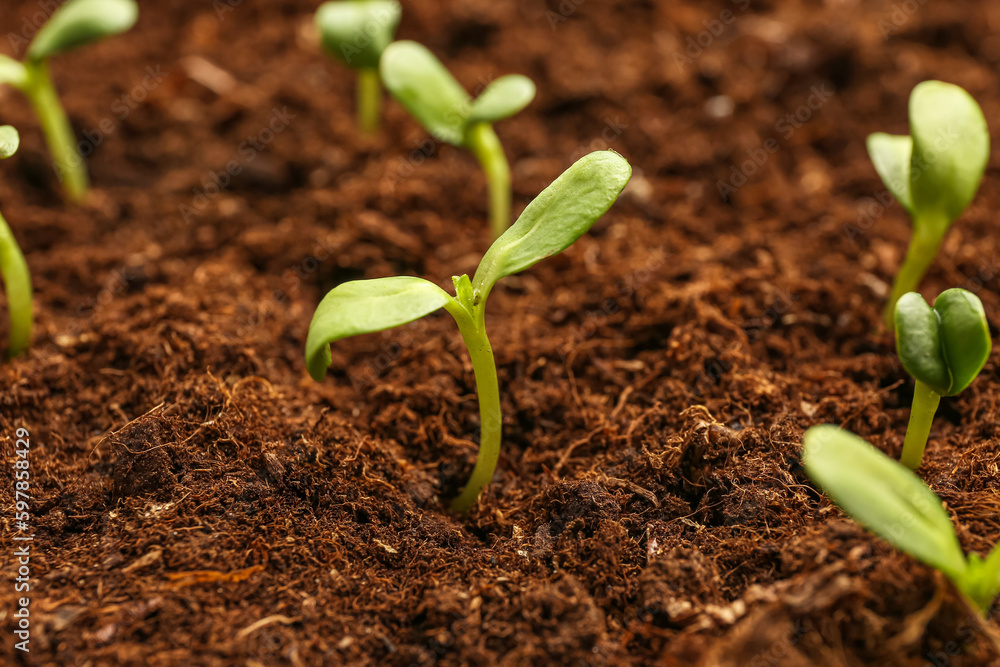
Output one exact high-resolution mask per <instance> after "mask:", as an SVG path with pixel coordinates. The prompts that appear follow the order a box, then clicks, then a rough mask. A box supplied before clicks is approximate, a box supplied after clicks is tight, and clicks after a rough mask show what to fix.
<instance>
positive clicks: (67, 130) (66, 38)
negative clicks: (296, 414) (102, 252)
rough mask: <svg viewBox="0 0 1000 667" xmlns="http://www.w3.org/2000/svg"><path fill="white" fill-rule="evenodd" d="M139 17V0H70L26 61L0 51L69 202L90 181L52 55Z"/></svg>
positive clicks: (1, 67)
mask: <svg viewBox="0 0 1000 667" xmlns="http://www.w3.org/2000/svg"><path fill="white" fill-rule="evenodd" d="M138 16H139V8H138V6H137V5H136V3H135V0H69V1H68V2H66V3H65V4H64V5H62V6H61V7H60V8H59V9H57V10H56V11H55V12H54V13H53V14H52V17H51V18H50V19H49V20H48V22H47V23H46V24H45V25H44V26H42V29H41V30H39V31H38V34H37V35H35V38H34V39H33V40H32V42H31V44H30V45H29V46H28V51H27V54H26V55H25V58H24V60H23V61H17V60H14V59H13V58H9V57H7V56H3V55H0V83H7V84H10V85H12V86H14V87H15V88H18V89H19V90H21V91H22V92H23V93H24V94H25V95H26V96H27V97H28V100H29V101H30V102H31V106H32V107H33V108H34V110H35V113H36V114H37V115H38V119H39V122H40V123H41V125H42V132H43V133H44V134H45V139H46V141H47V142H48V145H49V150H50V151H51V153H52V160H53V164H54V166H55V168H56V173H57V174H58V176H59V180H60V181H62V183H63V188H64V190H65V193H66V197H67V198H68V199H69V200H70V201H73V202H78V201H80V200H81V199H83V197H84V195H85V194H86V193H87V188H88V187H89V183H88V179H87V170H86V167H85V166H84V164H83V158H82V157H81V156H80V153H79V151H78V150H77V147H76V141H75V139H74V138H73V129H72V128H71V127H70V124H69V119H68V118H67V117H66V111H65V110H64V109H63V107H62V104H61V103H60V102H59V96H58V95H57V94H56V90H55V87H54V86H53V85H52V78H51V76H50V75H49V58H51V57H52V56H54V55H58V54H60V53H65V52H67V51H71V50H73V49H75V48H77V47H78V46H83V45H85V44H90V43H92V42H96V41H97V40H99V39H102V38H104V37H107V36H109V35H116V34H118V33H121V32H125V31H126V30H128V29H129V28H131V27H132V26H133V25H134V24H135V22H136V19H137V18H138Z"/></svg>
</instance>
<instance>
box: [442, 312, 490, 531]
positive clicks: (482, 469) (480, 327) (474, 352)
mask: <svg viewBox="0 0 1000 667" xmlns="http://www.w3.org/2000/svg"><path fill="white" fill-rule="evenodd" d="M462 301H463V299H461V295H460V297H459V300H458V301H453V302H451V303H449V304H448V305H446V306H445V308H446V309H447V310H448V312H450V313H451V314H452V315H453V316H454V318H455V321H456V322H457V323H458V330H459V332H460V333H461V334H462V340H463V341H464V342H465V347H466V348H468V350H469V356H470V357H472V370H473V372H474V373H475V376H476V393H477V394H479V421H480V424H481V429H482V434H481V437H480V440H479V456H478V458H477V459H476V466H475V467H474V468H473V469H472V476H471V477H469V481H468V482H467V483H466V485H465V488H464V489H463V490H462V493H461V494H459V496H458V497H457V498H455V500H453V501H452V503H451V509H452V511H453V512H461V513H463V514H464V513H465V512H468V511H469V509H471V508H472V506H473V505H475V504H476V499H478V498H479V493H480V492H481V491H482V490H483V487H484V486H486V485H487V484H489V483H490V480H492V479H493V473H494V472H495V471H496V469H497V462H498V461H499V460H500V443H501V439H502V435H503V418H502V415H501V413H500V384H499V381H498V380H497V367H496V363H495V361H494V360H493V348H491V347H490V340H489V338H487V337H486V323H485V321H484V319H483V318H482V317H479V316H475V315H473V314H472V313H473V312H475V311H474V309H472V308H470V307H469V306H468V305H463V303H462Z"/></svg>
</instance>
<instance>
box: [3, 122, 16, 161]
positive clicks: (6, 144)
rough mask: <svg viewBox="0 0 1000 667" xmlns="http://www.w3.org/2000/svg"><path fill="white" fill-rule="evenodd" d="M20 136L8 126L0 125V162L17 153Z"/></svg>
mask: <svg viewBox="0 0 1000 667" xmlns="http://www.w3.org/2000/svg"><path fill="white" fill-rule="evenodd" d="M20 145H21V136H20V135H19V134H18V133H17V130H15V129H14V128H13V127H11V126H10V125H0V160H5V159H7V158H9V157H10V156H11V155H13V154H14V153H16V152H17V147H18V146H20Z"/></svg>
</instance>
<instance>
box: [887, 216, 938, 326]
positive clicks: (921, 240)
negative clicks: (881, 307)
mask: <svg viewBox="0 0 1000 667" xmlns="http://www.w3.org/2000/svg"><path fill="white" fill-rule="evenodd" d="M913 226H914V229H915V230H920V229H922V228H927V227H928V225H927V224H926V223H924V222H921V221H917V220H914V225H913ZM942 238H944V236H943V235H941V236H931V235H929V234H927V233H926V232H925V233H921V232H919V231H914V233H913V238H912V239H911V240H910V248H909V250H907V251H906V259H905V260H903V265H902V266H901V267H899V273H898V274H896V282H895V283H893V286H892V295H891V296H890V297H889V303H887V304H886V306H885V312H884V314H883V316H884V318H885V325H886V327H887V328H888V329H889V331H894V330H895V328H896V327H895V323H894V320H895V317H896V302H897V301H899V299H900V297H901V296H903V295H904V294H906V293H907V292H916V291H917V287H919V286H920V280H921V279H922V278H923V277H924V274H925V273H927V269H928V268H930V265H931V264H932V263H933V262H934V258H935V257H936V256H937V251H938V248H939V247H940V245H941V239H942Z"/></svg>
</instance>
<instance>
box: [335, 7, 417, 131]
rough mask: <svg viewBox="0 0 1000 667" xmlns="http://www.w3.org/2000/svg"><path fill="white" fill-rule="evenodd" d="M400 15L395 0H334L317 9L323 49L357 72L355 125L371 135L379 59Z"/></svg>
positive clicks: (374, 123)
mask: <svg viewBox="0 0 1000 667" xmlns="http://www.w3.org/2000/svg"><path fill="white" fill-rule="evenodd" d="M401 15H402V7H401V6H400V4H399V3H398V2H396V0H333V2H326V3H323V4H322V5H320V8H319V10H317V12H316V27H317V28H319V34H320V40H321V41H322V44H323V49H324V50H325V51H326V52H327V53H328V54H329V55H330V56H332V57H334V58H337V59H338V60H340V61H342V62H343V63H344V64H345V65H347V66H348V67H351V68H353V69H356V70H357V72H358V102H357V104H358V125H359V126H360V127H361V129H362V131H364V132H368V133H370V134H373V133H375V132H376V131H378V124H379V114H380V112H381V107H382V86H381V85H380V83H379V77H378V63H379V59H380V58H381V57H382V52H383V51H385V48H386V47H387V46H389V44H390V43H391V42H392V40H393V38H394V37H395V35H396V28H397V27H399V19H400V17H401Z"/></svg>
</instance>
